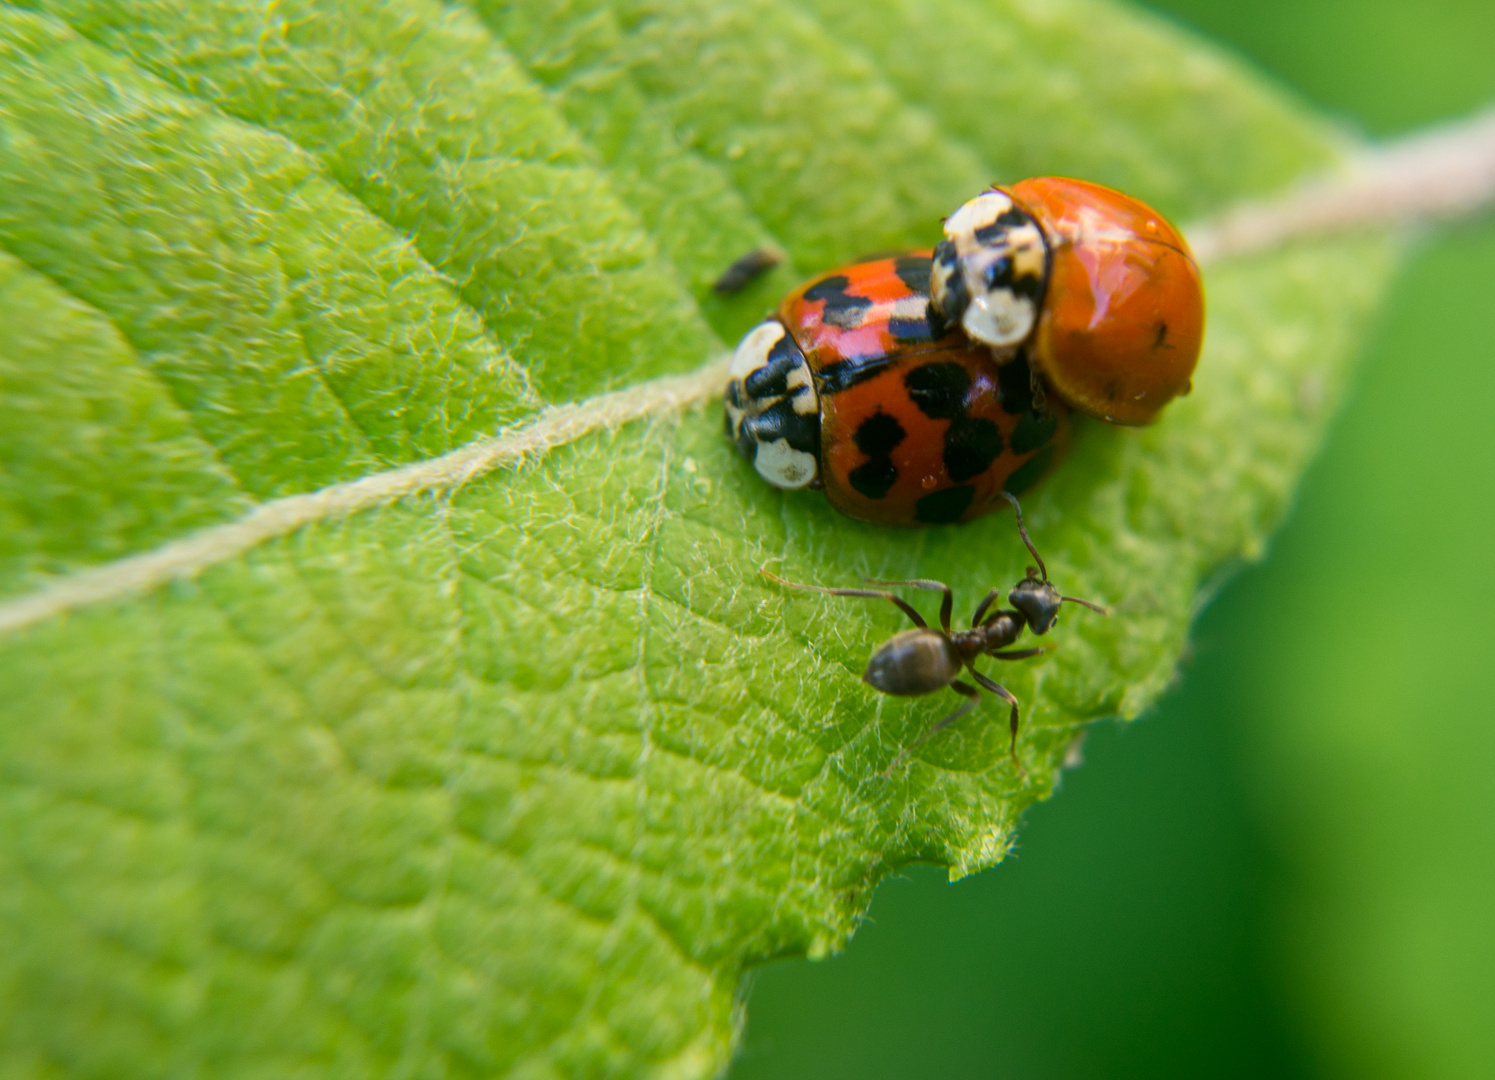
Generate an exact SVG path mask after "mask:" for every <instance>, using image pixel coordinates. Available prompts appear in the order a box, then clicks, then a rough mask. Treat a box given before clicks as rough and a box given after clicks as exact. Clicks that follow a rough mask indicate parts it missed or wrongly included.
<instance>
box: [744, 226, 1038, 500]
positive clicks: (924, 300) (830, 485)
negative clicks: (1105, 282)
mask: <svg viewBox="0 0 1495 1080" xmlns="http://www.w3.org/2000/svg"><path fill="white" fill-rule="evenodd" d="M931 269H932V255H931V253H930V252H927V251H923V252H910V253H907V254H903V255H897V256H891V257H887V258H877V259H871V260H868V261H865V262H860V263H856V264H854V265H852V266H847V267H843V268H841V269H839V270H836V271H833V272H831V273H829V274H824V275H821V276H820V277H818V278H814V279H812V280H810V281H809V282H807V283H805V284H804V285H802V286H800V288H798V289H796V290H795V291H794V292H792V293H790V294H789V296H788V297H787V298H786V299H785V300H784V302H783V303H782V304H781V305H780V307H779V310H778V313H777V315H776V316H775V317H774V318H771V319H768V320H767V321H765V322H763V323H760V324H759V325H758V326H757V327H755V328H754V329H753V330H751V331H749V332H748V334H747V336H746V337H744V338H743V340H742V343H741V344H739V345H738V347H737V351H736V352H735V353H734V354H733V357H732V362H731V366H730V369H729V380H730V381H729V383H728V386H727V392H726V427H727V434H728V435H729V436H730V437H731V438H732V439H733V440H734V441H735V442H736V444H737V446H738V448H739V450H741V452H742V453H743V455H744V456H745V457H747V458H748V459H749V460H750V461H752V463H753V465H754V468H755V469H756V470H757V471H758V473H759V474H760V475H761V476H762V477H763V478H764V479H765V480H767V481H768V482H769V483H770V484H772V485H773V486H775V487H778V488H785V489H797V488H808V487H823V488H824V489H825V493H826V496H827V498H828V499H829V500H830V502H831V505H832V506H834V507H835V508H836V509H837V510H840V511H841V512H842V513H844V514H847V515H848V516H850V517H854V518H858V519H860V520H862V521H871V522H876V523H879V524H885V525H940V524H949V523H953V522H958V521H968V520H970V519H971V518H974V517H977V516H979V515H981V514H984V513H988V512H990V511H991V510H994V509H996V508H997V507H998V506H999V505H1006V504H1005V503H1002V502H1001V501H1000V500H1001V497H1002V492H1003V491H1010V492H1014V493H1021V492H1022V491H1023V490H1024V489H1026V488H1027V487H1028V486H1029V485H1031V484H1032V483H1033V482H1034V481H1036V480H1037V479H1038V478H1039V477H1040V476H1042V475H1043V473H1044V472H1045V471H1047V469H1048V468H1049V466H1050V465H1051V464H1052V463H1053V461H1054V460H1055V458H1056V456H1057V455H1058V454H1059V453H1060V452H1061V451H1062V449H1063V447H1064V445H1065V442H1066V439H1067V435H1068V417H1067V413H1066V410H1065V409H1064V408H1063V407H1062V406H1057V407H1056V406H1055V405H1054V404H1053V403H1052V402H1051V403H1050V404H1049V406H1048V407H1047V408H1045V407H1044V406H1043V404H1042V402H1041V401H1037V400H1035V397H1034V393H1033V379H1032V375H1031V372H1030V370H1029V367H1028V363H1027V361H1026V359H1025V358H1024V357H1023V355H1022V354H1021V352H1017V353H1014V354H1013V355H1011V356H1009V357H1006V358H1002V359H1001V360H999V358H998V357H996V356H994V355H993V354H992V352H991V350H990V349H988V348H987V347H986V346H984V345H976V344H973V343H972V342H971V341H970V340H969V339H967V338H966V336H965V335H964V334H963V333H962V332H961V331H960V329H959V328H958V327H954V326H949V325H947V324H946V323H945V322H944V320H942V319H941V318H940V317H939V316H938V315H937V314H936V313H935V312H934V311H933V310H932V308H931V305H930V303H929V286H930V274H931Z"/></svg>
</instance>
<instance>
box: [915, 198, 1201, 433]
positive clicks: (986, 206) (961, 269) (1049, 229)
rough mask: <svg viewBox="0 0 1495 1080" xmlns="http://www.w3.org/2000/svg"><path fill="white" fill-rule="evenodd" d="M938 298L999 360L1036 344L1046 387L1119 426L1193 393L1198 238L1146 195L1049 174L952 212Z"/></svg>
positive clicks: (938, 253) (939, 257)
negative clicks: (1191, 239) (1192, 246)
mask: <svg viewBox="0 0 1495 1080" xmlns="http://www.w3.org/2000/svg"><path fill="white" fill-rule="evenodd" d="M930 303H931V305H932V307H933V308H934V310H935V312H936V313H937V314H938V315H939V316H940V317H941V318H943V319H945V320H946V321H948V322H950V323H952V324H959V325H960V327H961V328H962V329H963V330H964V331H965V333H966V335H967V336H968V337H970V339H971V340H972V341H975V342H980V343H982V344H984V345H986V346H988V347H990V348H991V349H992V350H993V353H994V354H995V355H996V356H997V357H998V358H999V359H1000V358H1003V357H1007V356H1011V355H1014V354H1016V353H1017V352H1018V351H1019V350H1020V349H1022V351H1025V352H1026V353H1027V355H1028V358H1029V360H1030V361H1031V363H1032V365H1033V367H1034V369H1035V371H1036V372H1037V374H1038V375H1039V376H1041V378H1042V379H1043V381H1044V383H1045V384H1047V386H1048V388H1049V389H1051V390H1052V391H1053V393H1054V394H1055V395H1056V396H1057V397H1059V398H1060V399H1061V400H1063V401H1064V402H1066V403H1067V404H1068V405H1070V406H1071V407H1073V408H1075V409H1077V410H1079V411H1080V412H1082V413H1085V414H1086V415H1088V416H1093V417H1096V418H1097V419H1100V420H1106V421H1109V422H1110V423H1113V424H1147V423H1151V422H1152V421H1153V420H1155V419H1156V418H1157V415H1158V412H1159V410H1161V409H1162V408H1163V406H1165V405H1167V404H1168V402H1169V401H1171V400H1173V398H1175V397H1177V396H1178V395H1180V394H1186V393H1188V391H1189V386H1190V378H1191V376H1192V375H1193V372H1194V366H1195V364H1196V363H1197V362H1198V360H1199V349H1200V345H1201V344H1202V342H1203V339H1204V288H1203V284H1202V283H1201V281H1200V276H1199V267H1198V265H1197V264H1196V263H1195V261H1194V256H1193V254H1192V253H1191V252H1190V251H1189V245H1188V243H1187V242H1186V241H1185V240H1184V238H1183V236H1182V235H1180V233H1179V232H1178V230H1177V229H1175V228H1174V227H1173V226H1172V225H1170V224H1169V223H1168V222H1167V221H1165V220H1164V219H1163V218H1162V216H1161V215H1159V214H1158V213H1157V212H1156V211H1154V210H1152V209H1151V208H1149V207H1148V206H1146V205H1145V204H1144V203H1141V202H1139V201H1138V200H1136V199H1133V198H1132V197H1131V196H1129V195H1123V194H1122V193H1121V192H1119V191H1113V190H1112V189H1110V188H1107V187H1102V186H1101V185H1099V184H1092V183H1088V182H1086V181H1084V180H1068V179H1065V178H1063V177H1055V176H1041V177H1036V178H1034V179H1031V180H1024V181H1022V182H1021V183H1017V184H1014V185H1012V186H1011V187H1009V188H992V189H991V190H989V191H985V192H982V193H981V194H980V195H978V196H976V197H975V198H974V199H972V200H971V201H969V202H967V203H966V204H965V205H963V206H961V207H960V209H958V210H956V211H955V213H953V214H951V215H950V216H949V217H948V218H946V219H945V238H944V240H943V241H941V243H940V245H939V246H938V247H937V248H936V249H935V253H934V265H933V270H932V282H931V289H930Z"/></svg>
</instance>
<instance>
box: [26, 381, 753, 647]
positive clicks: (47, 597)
mask: <svg viewBox="0 0 1495 1080" xmlns="http://www.w3.org/2000/svg"><path fill="white" fill-rule="evenodd" d="M726 376H727V371H726V362H725V360H724V359H723V360H715V361H712V362H711V363H709V364H707V365H706V366H705V367H702V368H699V369H697V370H696V371H693V372H691V373H690V374H688V375H673V376H669V377H667V378H663V379H654V380H652V381H650V382H646V383H642V384H640V385H639V386H635V387H633V388H632V389H629V390H620V391H616V392H614V393H609V394H601V395H599V396H597V397H594V398H589V399H587V400H586V401H580V402H577V403H575V404H573V405H561V406H557V407H555V408H551V409H546V410H545V411H543V412H542V413H540V414H539V415H538V416H537V417H535V418H534V419H533V420H531V421H529V422H528V423H525V424H521V425H519V426H517V427H515V428H514V429H513V430H511V431H508V432H505V433H503V434H501V435H497V436H493V437H489V438H482V439H477V440H475V441H473V442H470V443H468V444H467V445H466V446H463V447H461V448H459V449H457V450H453V451H452V452H451V453H449V454H443V455H442V456H441V457H438V458H432V459H430V460H428V461H420V462H416V463H415V464H412V465H404V466H401V467H400V468H398V469H391V470H390V471H388V472H382V473H375V474H374V475H372V476H366V477H364V478H363V479H361V480H352V481H349V482H348V483H345V484H333V485H332V486H330V487H325V488H322V489H321V490H320V491H313V492H310V493H308V494H305V495H290V496H287V497H286V498H283V499H275V500H273V501H271V502H267V503H264V504H262V505H260V506H257V507H255V508H254V509H253V510H251V511H250V512H249V513H247V514H245V515H244V516H243V517H241V518H239V519H238V520H237V521H230V522H227V523H225V524H223V525H213V526H210V527H208V528H206V529H200V530H198V531H197V532H194V533H192V534H190V535H188V536H186V537H183V538H182V539H180V540H173V541H172V542H171V543H169V544H165V545H163V546H162V547H159V548H156V549H155V550H153V551H147V552H144V553H142V554H140V555H131V556H129V557H128V558H124V559H118V560H116V561H114V562H110V563H105V564H103V565H102V566H98V567H94V568H93V569H89V570H80V571H79V572H77V573H75V574H71V575H69V576H68V577H65V578H62V579H60V580H58V581H56V582H53V583H52V584H49V585H45V586H43V587H42V588H41V589H38V590H37V591H36V592H33V593H29V594H27V595H24V596H18V597H16V598H15V599H13V600H9V601H6V602H3V603H0V633H4V632H5V631H8V630H18V629H20V628H21V627H24V626H30V625H31V624H33V623H37V622H41V621H42V620H44V619H48V618H51V617H53V616H56V615H61V614H62V613H64V612H66V611H71V610H73V609H75V608H81V607H86V606H88V605H90V604H98V603H103V602H106V601H109V600H117V599H120V598H122V597H125V596H130V595H133V594H137V593H142V592H147V591H149V590H151V589H154V588H157V587H158V586H161V585H164V584H166V583H167V582H168V581H172V580H175V579H179V578H190V577H192V576H194V575H196V574H198V573H201V572H202V571H203V570H206V569H207V568H208V567H210V566H213V565H216V564H217V563H221V562H226V561H227V560H229V559H232V558H234V557H235V556H238V555H242V554H243V553H244V552H246V551H248V550H249V549H250V548H252V547H255V546H257V545H259V544H262V543H264V542H265V541H267V540H273V539H275V538H276V537H278V536H285V535H286V534H287V533H291V532H294V531H295V530H297V529H299V528H302V527H303V526H306V525H312V524H316V523H318V522H323V521H332V520H336V519H338V518H343V517H347V516H348V515H350V514H356V513H358V512H359V511H361V510H368V509H372V508H373V507H376V506H384V505H387V504H389V503H392V502H395V501H397V500H399V499H403V498H407V497H408V496H411V495H415V494H418V493H420V492H426V491H451V490H454V489H456V488H459V487H461V486H462V485H463V484H465V483H467V482H468V481H469V480H472V479H474V478H475V477H479V476H482V475H483V474H484V473H487V472H491V471H492V470H494V469H497V468H501V467H503V466H506V465H517V464H519V463H520V462H522V461H524V460H526V459H533V458H537V457H541V456H543V455H544V454H545V453H546V452H547V451H549V450H552V449H554V448H555V447H557V446H564V445H566V444H567V443H570V442H574V441H575V440H576V439H579V438H581V437H582V436H583V435H586V434H588V433H589V432H593V431H598V430H601V429H605V428H614V427H618V426H620V425H622V424H626V423H628V422H630V421H632V420H640V419H643V418H644V417H647V416H654V415H660V414H667V413H676V412H680V411H683V410H684V409H686V408H689V407H690V406H692V405H694V404H696V403H698V402H701V401H705V400H707V399H709V398H711V397H714V396H716V395H718V394H720V393H721V388H722V385H723V384H724V383H725V382H726Z"/></svg>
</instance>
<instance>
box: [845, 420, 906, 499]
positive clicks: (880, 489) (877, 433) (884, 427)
mask: <svg viewBox="0 0 1495 1080" xmlns="http://www.w3.org/2000/svg"><path fill="white" fill-rule="evenodd" d="M906 434H907V433H906V432H905V431H904V430H903V425H902V424H900V423H899V422H898V421H897V419H895V418H894V417H892V416H889V415H888V414H887V413H885V412H875V413H873V414H872V415H871V416H869V417H867V419H865V420H863V421H862V422H861V423H860V424H858V425H857V430H856V434H855V435H853V436H852V441H853V442H855V443H856V444H857V449H858V450H860V451H861V452H862V453H864V454H866V455H867V457H868V459H869V460H867V461H864V462H862V464H860V465H858V466H857V467H856V468H855V469H852V470H851V472H850V473H848V474H847V476H846V479H847V481H848V482H849V483H850V484H851V486H852V487H853V488H855V489H856V490H857V491H859V492H861V493H862V494H863V495H865V496H866V497H867V498H869V499H880V498H882V497H883V496H884V495H886V494H887V493H888V489H889V488H890V487H892V486H893V483H894V481H896V480H897V479H898V467H897V466H896V465H894V464H893V459H892V458H890V457H889V456H888V455H889V454H891V453H892V452H893V448H894V447H896V446H897V445H898V444H899V443H901V442H902V441H903V439H904V436H905V435H906Z"/></svg>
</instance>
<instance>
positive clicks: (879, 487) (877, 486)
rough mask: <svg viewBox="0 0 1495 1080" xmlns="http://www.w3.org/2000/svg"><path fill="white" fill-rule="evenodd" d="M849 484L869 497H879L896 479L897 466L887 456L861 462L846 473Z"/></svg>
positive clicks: (884, 493) (886, 491) (885, 492)
mask: <svg viewBox="0 0 1495 1080" xmlns="http://www.w3.org/2000/svg"><path fill="white" fill-rule="evenodd" d="M846 479H847V480H848V481H849V482H850V483H851V486H852V487H853V488H855V489H856V490H857V491H858V492H860V493H861V494H863V495H865V496H866V497H867V498H869V499H880V498H882V497H883V496H884V495H886V494H887V493H888V488H890V487H892V486H893V482H894V481H895V480H897V479H898V467H897V466H896V465H894V464H893V460H892V459H891V458H887V457H877V458H873V459H872V460H871V461H867V462H863V463H862V464H861V465H858V466H857V467H856V468H855V469H852V470H851V472H850V473H848V474H847V477H846Z"/></svg>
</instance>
